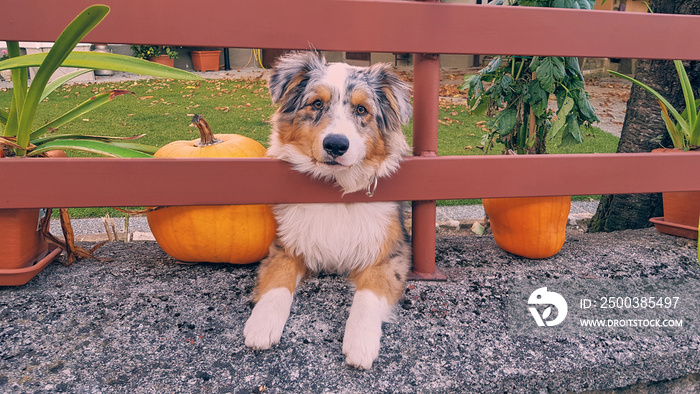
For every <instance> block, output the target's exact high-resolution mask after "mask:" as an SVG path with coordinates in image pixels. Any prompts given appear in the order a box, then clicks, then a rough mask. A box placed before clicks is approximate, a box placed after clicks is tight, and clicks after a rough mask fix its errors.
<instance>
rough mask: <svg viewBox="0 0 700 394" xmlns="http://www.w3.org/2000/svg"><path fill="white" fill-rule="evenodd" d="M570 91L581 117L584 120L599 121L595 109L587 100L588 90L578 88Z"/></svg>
mask: <svg viewBox="0 0 700 394" xmlns="http://www.w3.org/2000/svg"><path fill="white" fill-rule="evenodd" d="M572 93H573V95H574V98H575V101H576V106H577V107H578V111H579V114H580V116H581V118H582V119H583V120H584V121H586V122H591V123H592V122H600V119H599V118H598V115H596V114H595V109H593V106H592V105H591V102H590V101H589V100H588V92H586V91H585V90H578V91H576V92H572Z"/></svg>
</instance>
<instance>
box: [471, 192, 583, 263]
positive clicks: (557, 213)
mask: <svg viewBox="0 0 700 394" xmlns="http://www.w3.org/2000/svg"><path fill="white" fill-rule="evenodd" d="M483 204H484V210H485V211H486V214H487V215H488V217H489V222H490V223H491V231H492V232H493V239H494V240H495V241H496V244H498V246H499V247H500V248H501V249H503V250H505V251H506V252H509V253H512V254H515V255H518V256H522V257H527V258H529V259H543V258H547V257H551V256H554V255H555V254H557V253H559V251H560V250H561V248H562V246H563V245H564V241H565V240H566V223H567V221H568V217H569V210H570V209H571V197H570V196H563V197H518V198H485V199H483Z"/></svg>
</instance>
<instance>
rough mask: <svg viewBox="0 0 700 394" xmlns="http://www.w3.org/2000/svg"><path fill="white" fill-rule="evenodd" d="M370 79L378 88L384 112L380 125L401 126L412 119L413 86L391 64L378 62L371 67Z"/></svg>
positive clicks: (393, 127)
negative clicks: (403, 79) (394, 70)
mask: <svg viewBox="0 0 700 394" xmlns="http://www.w3.org/2000/svg"><path fill="white" fill-rule="evenodd" d="M369 75H370V80H371V81H373V85H374V86H375V87H376V88H377V95H378V97H379V98H380V99H379V102H380V108H381V112H382V114H381V115H382V116H381V119H378V121H380V125H381V126H383V127H385V128H388V129H396V128H400V127H401V125H405V124H407V123H408V122H409V121H410V120H411V115H412V113H413V109H412V107H411V88H410V87H409V86H408V84H406V83H405V82H404V81H402V80H401V78H399V77H398V75H396V74H395V73H394V72H393V71H392V70H391V66H389V65H388V64H384V63H377V64H374V65H372V66H371V67H370V69H369Z"/></svg>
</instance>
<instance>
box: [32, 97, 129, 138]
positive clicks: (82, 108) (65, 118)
mask: <svg viewBox="0 0 700 394" xmlns="http://www.w3.org/2000/svg"><path fill="white" fill-rule="evenodd" d="M123 94H132V95H134V96H135V94H134V93H133V92H130V91H128V90H110V91H108V92H103V93H100V94H98V95H97V96H94V97H91V98H89V99H88V100H86V101H84V102H83V103H81V104H80V105H78V106H77V107H75V108H73V109H71V110H70V111H68V112H66V113H65V114H63V115H61V116H59V117H58V118H56V119H54V120H52V121H51V122H49V123H47V124H45V125H44V126H42V127H40V128H38V129H36V130H34V131H32V133H31V136H30V138H35V137H38V136H40V135H43V134H46V133H48V132H50V131H53V130H55V129H57V128H59V127H61V126H63V125H64V124H66V123H68V122H70V121H71V120H74V119H76V118H79V117H81V116H83V115H84V114H86V113H88V112H90V111H92V110H93V109H95V108H97V107H99V106H101V105H104V104H106V103H108V102H110V101H111V100H112V99H114V98H115V97H118V96H121V95H123Z"/></svg>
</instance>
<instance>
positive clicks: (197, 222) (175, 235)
mask: <svg viewBox="0 0 700 394" xmlns="http://www.w3.org/2000/svg"><path fill="white" fill-rule="evenodd" d="M193 122H194V123H195V124H196V125H197V127H198V128H199V131H200V134H201V138H200V139H196V140H192V141H175V142H171V143H170V144H168V145H165V146H164V147H162V148H160V149H159V150H158V151H157V152H156V153H155V156H156V157H264V156H265V147H263V146H262V145H261V144H260V143H258V142H257V141H255V140H252V139H250V138H248V137H244V136H241V135H236V134H216V135H214V134H212V132H211V130H210V129H209V126H208V125H207V123H206V122H205V121H204V119H202V118H201V117H199V116H195V119H194V120H193ZM146 216H147V218H148V225H149V226H150V228H151V232H152V233H153V236H154V237H155V238H156V241H157V242H158V245H160V247H161V248H163V250H164V251H165V252H166V253H167V254H169V255H170V256H172V257H174V258H176V259H178V260H181V261H187V262H210V263H232V264H247V263H253V262H256V261H260V260H261V259H263V258H264V257H265V256H266V255H267V253H268V249H269V247H270V243H272V240H273V239H274V238H275V233H276V224H275V218H274V216H273V214H272V210H271V209H270V206H269V205H226V206H181V207H165V208H161V209H158V210H155V211H151V212H148V213H147V214H146Z"/></svg>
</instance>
